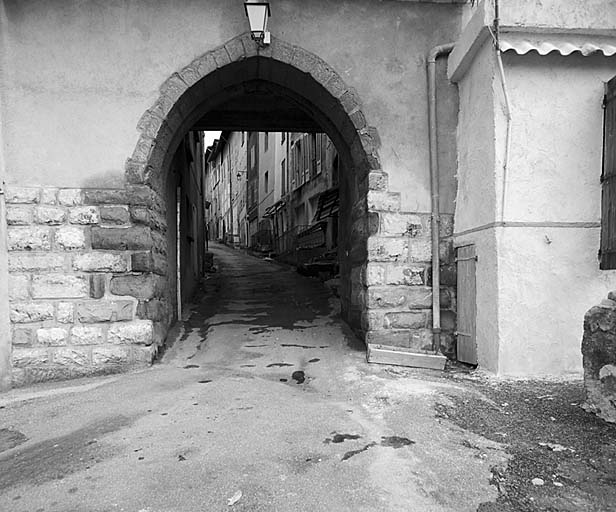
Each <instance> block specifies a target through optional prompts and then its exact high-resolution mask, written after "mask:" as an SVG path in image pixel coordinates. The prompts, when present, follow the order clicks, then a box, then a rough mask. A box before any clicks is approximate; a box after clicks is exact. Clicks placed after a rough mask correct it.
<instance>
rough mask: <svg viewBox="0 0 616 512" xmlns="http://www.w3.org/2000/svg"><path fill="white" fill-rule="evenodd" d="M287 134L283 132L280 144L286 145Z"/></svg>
mask: <svg viewBox="0 0 616 512" xmlns="http://www.w3.org/2000/svg"><path fill="white" fill-rule="evenodd" d="M286 135H287V134H286V132H282V137H281V138H280V144H284V140H285V138H286Z"/></svg>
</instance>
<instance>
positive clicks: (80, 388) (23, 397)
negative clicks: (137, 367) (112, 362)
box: [0, 369, 145, 407]
mask: <svg viewBox="0 0 616 512" xmlns="http://www.w3.org/2000/svg"><path fill="white" fill-rule="evenodd" d="M143 371H145V369H144V370H143ZM131 373H140V372H131ZM123 375H126V374H123ZM123 375H118V376H116V377H112V378H106V379H104V380H101V381H97V382H87V383H85V384H79V385H77V386H65V387H56V388H51V389H42V390H38V391H32V390H31V389H27V390H13V391H9V392H8V393H6V395H11V396H5V397H3V398H0V407H6V406H7V405H11V404H14V403H19V402H27V401H29V400H36V399H39V398H48V397H53V396H59V395H66V394H69V393H85V392H86V391H91V390H93V389H96V388H99V387H101V386H104V385H105V384H110V383H112V382H115V381H117V380H118V379H120V378H121V377H122V376H123ZM56 384H59V385H61V384H62V382H57V383H56Z"/></svg>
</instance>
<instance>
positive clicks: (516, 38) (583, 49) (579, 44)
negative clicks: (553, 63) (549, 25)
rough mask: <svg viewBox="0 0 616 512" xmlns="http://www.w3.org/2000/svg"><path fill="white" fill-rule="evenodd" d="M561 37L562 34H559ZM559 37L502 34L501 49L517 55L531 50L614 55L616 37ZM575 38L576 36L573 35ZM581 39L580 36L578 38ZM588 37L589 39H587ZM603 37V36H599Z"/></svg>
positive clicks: (545, 52)
mask: <svg viewBox="0 0 616 512" xmlns="http://www.w3.org/2000/svg"><path fill="white" fill-rule="evenodd" d="M561 37H562V36H561ZM559 39H560V38H559V37H556V38H552V37H549V36H548V37H545V38H541V40H539V38H534V37H528V36H526V37H524V36H523V35H522V34H511V33H510V34H506V35H505V34H503V37H502V38H501V40H500V47H501V51H503V52H506V51H514V52H516V53H517V54H518V55H524V54H526V53H529V52H531V51H536V52H537V53H539V54H540V55H547V54H548V53H551V52H558V53H560V54H561V55H564V56H566V55H571V54H572V53H575V52H579V53H581V54H582V55H583V56H588V55H593V54H596V53H602V54H603V55H605V56H606V57H611V56H612V55H616V39H615V38H609V41H606V40H604V41H601V40H599V41H597V40H592V39H593V38H588V39H587V38H584V39H585V40H582V41H570V40H569V41H565V40H559ZM573 39H576V37H573ZM580 39H582V38H580ZM589 39H590V40H589ZM600 39H603V38H600Z"/></svg>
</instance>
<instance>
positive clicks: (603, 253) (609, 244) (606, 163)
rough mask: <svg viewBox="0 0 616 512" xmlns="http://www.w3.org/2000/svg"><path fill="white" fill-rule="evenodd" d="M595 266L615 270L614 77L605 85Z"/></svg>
mask: <svg viewBox="0 0 616 512" xmlns="http://www.w3.org/2000/svg"><path fill="white" fill-rule="evenodd" d="M603 105H604V108H605V111H604V117H603V171H602V173H601V189H602V190H601V249H600V250H599V268H601V270H608V269H616V77H614V78H612V79H611V80H610V81H609V82H608V83H607V84H606V86H605V98H604V100H603Z"/></svg>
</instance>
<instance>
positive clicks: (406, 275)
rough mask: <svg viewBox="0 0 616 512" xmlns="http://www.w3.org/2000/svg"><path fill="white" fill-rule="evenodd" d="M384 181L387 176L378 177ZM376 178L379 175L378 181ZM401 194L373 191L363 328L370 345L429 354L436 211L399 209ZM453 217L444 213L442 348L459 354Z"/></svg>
mask: <svg viewBox="0 0 616 512" xmlns="http://www.w3.org/2000/svg"><path fill="white" fill-rule="evenodd" d="M378 178H379V180H378V182H379V183H382V181H383V178H382V177H380V176H379V177H378ZM376 179H377V177H374V180H375V181H376ZM399 203H400V199H399V195H398V194H397V193H392V192H386V191H385V190H383V191H379V190H371V191H370V192H369V194H368V208H369V212H370V213H369V218H370V224H371V225H372V226H373V227H372V229H371V233H370V237H369V238H368V254H367V262H366V263H365V264H364V266H363V267H362V273H363V275H362V276H361V277H359V279H360V280H361V281H363V282H364V283H365V293H366V308H365V310H364V318H363V326H364V330H365V332H366V343H367V344H371V345H384V346H389V347H397V348H403V349H407V350H409V351H412V352H419V353H430V352H431V350H432V288H431V287H432V242H431V215H430V214H429V213H406V212H401V211H400V206H399ZM452 232H453V216H452V215H442V216H441V225H440V235H441V245H440V257H441V287H440V290H441V327H442V333H441V347H440V349H441V352H442V353H443V354H444V355H446V356H447V357H449V358H455V338H454V331H455V321H456V320H455V319H456V313H455V307H456V304H455V286H456V272H455V264H454V250H453V242H452V238H451V237H452Z"/></svg>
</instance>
